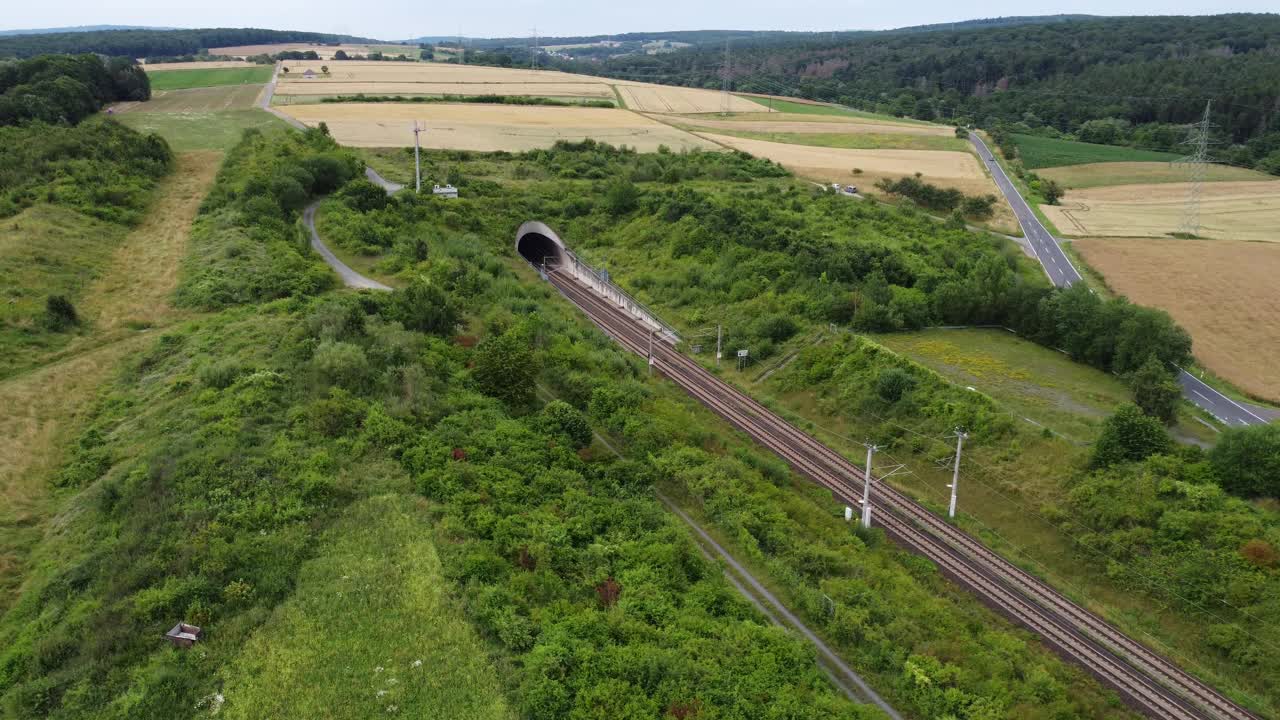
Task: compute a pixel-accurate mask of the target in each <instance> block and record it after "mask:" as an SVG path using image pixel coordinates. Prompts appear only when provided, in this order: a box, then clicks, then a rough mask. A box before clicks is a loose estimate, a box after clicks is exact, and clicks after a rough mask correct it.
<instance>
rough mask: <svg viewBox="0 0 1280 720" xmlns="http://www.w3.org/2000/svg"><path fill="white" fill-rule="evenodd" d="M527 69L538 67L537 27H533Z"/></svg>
mask: <svg viewBox="0 0 1280 720" xmlns="http://www.w3.org/2000/svg"><path fill="white" fill-rule="evenodd" d="M529 69H530V70H537V69H538V28H534V29H533V48H532V49H531V50H530V51H529Z"/></svg>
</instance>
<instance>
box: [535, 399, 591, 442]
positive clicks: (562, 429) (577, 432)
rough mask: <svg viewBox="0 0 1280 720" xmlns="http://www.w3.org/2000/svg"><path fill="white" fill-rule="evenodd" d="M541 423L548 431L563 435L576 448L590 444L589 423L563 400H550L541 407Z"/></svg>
mask: <svg viewBox="0 0 1280 720" xmlns="http://www.w3.org/2000/svg"><path fill="white" fill-rule="evenodd" d="M542 421H543V425H544V426H545V427H546V428H547V430H548V431H549V432H552V433H555V434H558V435H564V436H566V437H568V438H569V440H570V441H571V442H572V443H573V446H574V447H576V448H584V447H586V446H588V445H590V444H591V437H592V433H591V424H590V423H588V422H587V418H586V416H585V415H583V414H582V413H580V412H578V410H577V408H575V407H573V406H572V405H570V404H569V403H567V402H565V401H563V400H552V401H551V402H549V403H547V406H546V407H544V408H543V409H542Z"/></svg>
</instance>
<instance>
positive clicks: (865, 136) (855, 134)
mask: <svg viewBox="0 0 1280 720" xmlns="http://www.w3.org/2000/svg"><path fill="white" fill-rule="evenodd" d="M676 127H678V128H680V129H682V130H697V129H698V128H697V127H695V126H692V125H689V124H687V123H679V124H677V125H676ZM854 127H857V126H852V125H851V126H846V129H845V130H844V132H827V133H820V132H808V133H789V132H752V131H743V130H721V131H720V133H719V134H722V135H732V136H733V137H736V138H742V139H745V140H764V141H767V142H774V143H785V144H787V145H810V146H813V147H827V148H843V149H846V150H946V151H951V152H962V153H967V152H969V143H968V142H966V141H964V140H961V139H960V138H957V137H946V136H939V135H920V134H916V133H878V132H870V131H867V132H859V131H857V130H852V129H851V128H854ZM862 127H867V128H870V127H874V126H871V125H864V126H862Z"/></svg>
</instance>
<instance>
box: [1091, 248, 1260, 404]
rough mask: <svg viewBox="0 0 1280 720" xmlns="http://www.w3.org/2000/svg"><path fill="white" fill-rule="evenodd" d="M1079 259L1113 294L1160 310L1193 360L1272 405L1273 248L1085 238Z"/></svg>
mask: <svg viewBox="0 0 1280 720" xmlns="http://www.w3.org/2000/svg"><path fill="white" fill-rule="evenodd" d="M1073 244H1074V246H1075V248H1076V250H1077V251H1078V252H1079V253H1080V255H1081V256H1082V257H1083V258H1084V259H1085V261H1086V262H1088V263H1089V264H1090V265H1091V266H1092V267H1093V268H1095V269H1096V270H1098V271H1100V272H1101V273H1102V274H1103V275H1104V276H1105V277H1106V279H1107V284H1108V285H1109V286H1110V287H1111V288H1112V289H1113V290H1115V291H1116V292H1117V293H1120V294H1122V295H1125V296H1126V297H1128V298H1129V299H1130V300H1132V301H1134V302H1136V303H1141V304H1143V305H1152V306H1155V307H1158V308H1162V309H1164V310H1166V311H1167V312H1168V313H1169V314H1170V315H1172V316H1173V317H1174V319H1175V320H1177V321H1178V323H1179V324H1181V325H1182V326H1183V327H1185V328H1186V329H1187V331H1188V332H1190V333H1191V337H1192V340H1193V342H1194V347H1193V350H1194V353H1195V356H1196V359H1197V360H1199V361H1200V363H1201V364H1203V365H1204V366H1205V367H1206V368H1208V369H1210V370H1212V371H1213V372H1215V373H1217V374H1218V375H1220V376H1222V377H1224V378H1226V379H1227V380H1230V381H1231V382H1232V383H1234V384H1235V385H1236V386H1237V387H1239V388H1241V389H1243V390H1245V391H1246V392H1249V393H1251V394H1253V395H1256V396H1258V397H1263V398H1267V399H1270V400H1280V363H1277V362H1276V360H1275V358H1276V357H1278V356H1280V332H1277V330H1276V329H1277V328H1280V292H1277V291H1276V287H1277V286H1276V276H1277V273H1280V244H1277V243H1258V242H1242V241H1231V240H1175V239H1173V238H1166V239H1151V238H1146V239H1120V238H1088V239H1081V240H1076V241H1074V243H1073Z"/></svg>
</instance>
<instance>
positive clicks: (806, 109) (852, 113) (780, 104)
mask: <svg viewBox="0 0 1280 720" xmlns="http://www.w3.org/2000/svg"><path fill="white" fill-rule="evenodd" d="M738 97H740V98H743V99H745V100H750V101H752V102H756V103H759V104H760V105H762V106H764V107H766V108H772V109H773V110H774V112H780V113H792V114H795V115H835V116H839V117H857V118H867V119H868V120H884V121H886V122H894V123H901V124H904V125H932V124H933V123H927V122H924V121H923V120H912V119H910V118H900V117H894V116H892V115H882V114H880V113H872V112H863V111H861V110H852V109H849V108H842V107H835V106H834V105H816V104H814V103H807V102H795V101H792V100H779V99H777V98H773V99H769V98H762V97H755V96H753V95H739V96H738Z"/></svg>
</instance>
